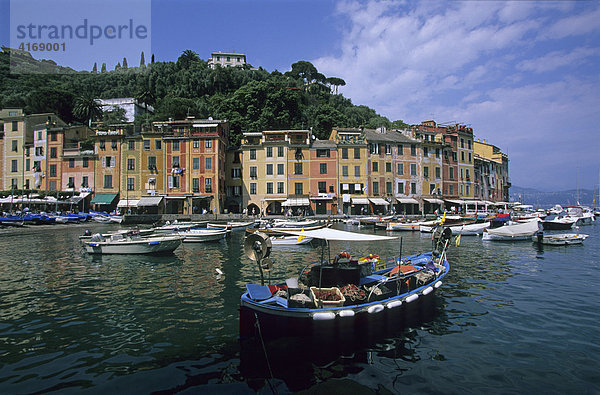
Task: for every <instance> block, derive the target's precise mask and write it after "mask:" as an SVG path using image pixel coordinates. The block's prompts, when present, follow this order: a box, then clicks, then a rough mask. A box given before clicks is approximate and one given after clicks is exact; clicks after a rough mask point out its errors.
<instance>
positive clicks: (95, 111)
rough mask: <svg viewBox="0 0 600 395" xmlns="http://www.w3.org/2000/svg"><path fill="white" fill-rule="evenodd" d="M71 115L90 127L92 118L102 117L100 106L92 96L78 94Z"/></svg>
mask: <svg viewBox="0 0 600 395" xmlns="http://www.w3.org/2000/svg"><path fill="white" fill-rule="evenodd" d="M73 115H75V117H77V118H79V119H80V120H83V121H87V122H88V126H90V127H91V126H92V121H93V120H94V119H98V118H100V117H102V106H101V105H100V103H99V102H98V101H97V100H96V99H95V98H94V97H93V96H79V97H77V98H76V99H75V103H74V106H73Z"/></svg>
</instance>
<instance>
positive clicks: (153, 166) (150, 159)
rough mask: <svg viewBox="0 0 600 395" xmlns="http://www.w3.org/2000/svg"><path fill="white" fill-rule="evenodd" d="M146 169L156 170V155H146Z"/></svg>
mask: <svg viewBox="0 0 600 395" xmlns="http://www.w3.org/2000/svg"><path fill="white" fill-rule="evenodd" d="M148 170H156V156H149V157H148Z"/></svg>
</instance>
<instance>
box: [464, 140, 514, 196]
mask: <svg viewBox="0 0 600 395" xmlns="http://www.w3.org/2000/svg"><path fill="white" fill-rule="evenodd" d="M473 151H474V154H475V160H476V162H475V163H476V164H478V166H477V167H476V169H475V174H477V176H478V177H476V179H475V191H474V193H475V198H479V199H482V200H491V201H495V202H498V201H506V202H507V201H508V191H509V188H510V182H509V178H508V155H506V154H505V153H503V152H502V151H501V150H500V148H498V147H496V146H495V145H492V144H488V143H486V142H485V140H483V142H481V141H474V142H473Z"/></svg>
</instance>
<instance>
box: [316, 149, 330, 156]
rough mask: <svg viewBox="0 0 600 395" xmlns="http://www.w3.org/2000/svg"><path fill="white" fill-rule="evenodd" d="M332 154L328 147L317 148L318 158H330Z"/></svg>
mask: <svg viewBox="0 0 600 395" xmlns="http://www.w3.org/2000/svg"><path fill="white" fill-rule="evenodd" d="M330 155H331V154H330V153H329V150H328V149H317V158H329V157H330Z"/></svg>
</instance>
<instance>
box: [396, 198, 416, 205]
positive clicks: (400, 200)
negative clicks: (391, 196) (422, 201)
mask: <svg viewBox="0 0 600 395" xmlns="http://www.w3.org/2000/svg"><path fill="white" fill-rule="evenodd" d="M396 199H397V200H398V203H402V204H419V202H418V201H416V200H415V199H413V198H396Z"/></svg>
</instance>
